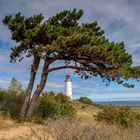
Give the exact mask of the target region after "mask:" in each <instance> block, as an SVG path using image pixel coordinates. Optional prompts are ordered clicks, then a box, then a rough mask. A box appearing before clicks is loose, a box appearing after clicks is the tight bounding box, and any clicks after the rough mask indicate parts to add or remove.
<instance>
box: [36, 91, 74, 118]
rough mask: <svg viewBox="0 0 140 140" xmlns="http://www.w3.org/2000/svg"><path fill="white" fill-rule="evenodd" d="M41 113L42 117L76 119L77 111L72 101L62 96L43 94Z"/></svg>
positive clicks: (40, 103)
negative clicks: (71, 103)
mask: <svg viewBox="0 0 140 140" xmlns="http://www.w3.org/2000/svg"><path fill="white" fill-rule="evenodd" d="M39 112H40V114H41V116H42V117H55V116H67V117H74V115H75V113H76V111H75V109H74V108H73V107H72V106H71V105H70V101H69V100H68V98H67V97H66V96H65V95H62V94H56V95H55V94H52V93H51V94H48V93H47V94H43V95H42V97H41V98H40V101H39Z"/></svg>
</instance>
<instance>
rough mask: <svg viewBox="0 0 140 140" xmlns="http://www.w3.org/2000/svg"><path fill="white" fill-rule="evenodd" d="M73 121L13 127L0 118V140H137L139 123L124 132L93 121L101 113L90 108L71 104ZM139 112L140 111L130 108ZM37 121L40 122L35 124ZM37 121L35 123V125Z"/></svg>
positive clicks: (57, 119) (56, 121)
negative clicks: (74, 110) (73, 113)
mask: <svg viewBox="0 0 140 140" xmlns="http://www.w3.org/2000/svg"><path fill="white" fill-rule="evenodd" d="M71 105H72V106H73V107H74V108H75V109H76V111H77V114H76V118H74V119H71V120H69V119H68V118H66V117H59V118H47V119H45V120H43V121H44V123H43V124H34V123H36V118H35V119H34V120H35V121H34V123H32V121H31V123H30V122H29V121H28V122H25V123H24V122H22V123H17V122H15V121H14V120H11V119H9V118H4V117H2V116H1V117H0V139H5V140H9V139H11V140H12V139H21V140H22V139H30V140H34V139H43V140H139V138H140V133H139V130H140V122H136V123H134V124H133V125H132V127H131V128H127V129H124V128H122V127H118V126H116V125H112V124H107V123H105V122H98V121H96V120H95V117H96V116H97V114H98V112H101V111H102V109H101V108H98V107H96V106H92V105H86V106H85V108H82V105H83V104H82V103H80V102H78V101H74V102H72V103H71ZM131 110H133V111H136V112H140V108H139V107H137V108H133V107H132V108H131ZM39 121H40V120H39ZM39 121H38V119H37V123H38V122H39Z"/></svg>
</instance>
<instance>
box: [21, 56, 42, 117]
mask: <svg viewBox="0 0 140 140" xmlns="http://www.w3.org/2000/svg"><path fill="white" fill-rule="evenodd" d="M39 63H40V58H39V57H36V56H35V57H34V60H33V65H32V68H31V72H30V80H29V84H28V88H27V90H26V96H25V100H24V103H23V105H22V108H21V112H20V118H22V119H23V118H24V117H25V116H26V113H27V109H28V105H29V102H30V96H31V93H32V89H33V85H34V81H35V77H36V72H37V69H38V67H39Z"/></svg>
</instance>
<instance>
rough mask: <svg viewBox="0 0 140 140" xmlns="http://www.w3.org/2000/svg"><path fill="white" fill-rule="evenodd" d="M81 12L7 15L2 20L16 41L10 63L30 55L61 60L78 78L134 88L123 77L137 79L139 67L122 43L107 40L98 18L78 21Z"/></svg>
mask: <svg viewBox="0 0 140 140" xmlns="http://www.w3.org/2000/svg"><path fill="white" fill-rule="evenodd" d="M83 13H84V12H83V10H76V9H73V10H64V11H62V12H60V13H57V14H56V15H55V16H52V17H50V18H48V19H47V20H46V19H44V16H43V15H42V14H38V15H34V16H32V17H28V18H25V17H24V16H22V15H21V13H17V14H16V15H15V16H14V17H13V16H11V15H10V16H6V17H5V18H4V20H3V23H4V25H7V26H8V28H9V30H10V31H11V34H12V39H13V40H15V41H16V42H17V43H18V45H16V46H14V47H12V48H11V55H10V56H11V62H15V61H16V60H17V59H18V60H19V61H21V60H22V59H23V58H24V57H31V56H34V57H39V58H40V59H44V58H47V59H46V61H49V62H50V61H51V62H52V63H53V62H55V61H57V60H64V61H63V62H64V64H62V66H69V67H70V68H72V69H74V70H75V74H77V75H79V76H80V77H81V78H85V79H87V78H90V77H95V76H100V77H101V78H102V79H103V81H104V82H106V83H107V85H108V84H109V83H110V81H115V82H117V83H118V84H123V85H124V86H126V87H133V85H132V84H128V83H125V80H127V79H128V78H139V76H140V67H133V66H132V64H133V62H132V56H131V55H130V54H128V53H127V52H126V49H125V44H124V43H123V42H119V43H115V42H110V41H109V40H108V39H107V38H106V37H105V35H104V30H103V29H102V28H101V27H100V26H99V25H98V23H97V21H93V22H91V23H80V22H79V20H80V19H81V18H82V16H83ZM24 53H25V54H26V55H24ZM70 62H74V63H73V65H70V64H71V63H70ZM49 64H50V63H49ZM65 68H66V67H65ZM51 71H52V69H51V70H49V72H51Z"/></svg>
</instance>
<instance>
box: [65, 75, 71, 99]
mask: <svg viewBox="0 0 140 140" xmlns="http://www.w3.org/2000/svg"><path fill="white" fill-rule="evenodd" d="M65 95H66V96H68V97H70V98H71V99H72V81H71V79H70V74H69V73H67V74H66V80H65Z"/></svg>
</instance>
